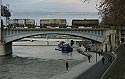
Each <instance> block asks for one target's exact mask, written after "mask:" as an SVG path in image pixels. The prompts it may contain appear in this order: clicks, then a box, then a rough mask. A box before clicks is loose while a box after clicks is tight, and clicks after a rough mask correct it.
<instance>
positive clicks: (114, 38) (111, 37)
mask: <svg viewBox="0 0 125 79" xmlns="http://www.w3.org/2000/svg"><path fill="white" fill-rule="evenodd" d="M119 38H120V36H119V37H118V34H117V31H116V30H109V31H106V38H105V42H104V43H103V51H105V52H111V51H113V50H114V49H115V48H116V47H117V46H118V42H119V41H120V40H119Z"/></svg>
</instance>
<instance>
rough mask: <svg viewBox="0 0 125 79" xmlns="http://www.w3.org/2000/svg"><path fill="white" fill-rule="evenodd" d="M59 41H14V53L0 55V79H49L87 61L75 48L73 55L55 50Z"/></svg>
mask: <svg viewBox="0 0 125 79" xmlns="http://www.w3.org/2000/svg"><path fill="white" fill-rule="evenodd" d="M57 44H58V42H49V46H47V45H46V42H45V41H44V42H42V41H34V42H30V41H21V42H13V47H12V48H13V54H12V55H10V56H3V57H0V79H49V78H51V77H53V76H55V75H58V74H61V73H64V72H66V69H65V60H67V61H68V62H69V68H72V67H73V66H75V65H77V64H79V63H81V62H83V61H86V59H87V58H86V57H84V56H82V55H81V54H78V53H77V52H76V51H75V50H74V52H73V53H72V56H71V55H67V54H62V53H61V51H57V50H55V48H57Z"/></svg>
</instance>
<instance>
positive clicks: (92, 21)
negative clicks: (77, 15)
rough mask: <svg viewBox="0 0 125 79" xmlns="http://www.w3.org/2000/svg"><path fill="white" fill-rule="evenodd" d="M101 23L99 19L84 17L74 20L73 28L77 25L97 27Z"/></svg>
mask: <svg viewBox="0 0 125 79" xmlns="http://www.w3.org/2000/svg"><path fill="white" fill-rule="evenodd" d="M98 25H99V20H98V19H84V20H72V26H73V27H72V28H77V27H97V26H98Z"/></svg>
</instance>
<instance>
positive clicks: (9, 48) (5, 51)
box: [0, 42, 12, 56]
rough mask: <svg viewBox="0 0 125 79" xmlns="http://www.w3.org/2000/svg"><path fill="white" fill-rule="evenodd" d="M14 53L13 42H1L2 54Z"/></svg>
mask: <svg viewBox="0 0 125 79" xmlns="http://www.w3.org/2000/svg"><path fill="white" fill-rule="evenodd" d="M9 54H12V42H11V43H6V44H3V43H0V56H5V55H9Z"/></svg>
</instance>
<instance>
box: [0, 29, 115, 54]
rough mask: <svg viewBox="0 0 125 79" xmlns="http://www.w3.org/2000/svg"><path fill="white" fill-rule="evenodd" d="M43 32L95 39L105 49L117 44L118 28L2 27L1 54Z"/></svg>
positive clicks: (0, 32)
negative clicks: (21, 40) (19, 41)
mask: <svg viewBox="0 0 125 79" xmlns="http://www.w3.org/2000/svg"><path fill="white" fill-rule="evenodd" d="M42 34H66V35H73V36H79V37H82V38H87V39H90V40H94V41H96V42H99V43H101V44H102V47H101V48H102V49H103V51H111V50H112V49H113V48H115V47H116V46H117V45H116V41H117V39H116V30H113V29H107V28H52V29H47V28H45V29H43V28H6V29H2V28H0V55H8V54H12V42H14V41H17V40H20V39H23V38H27V37H30V36H36V35H42Z"/></svg>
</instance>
